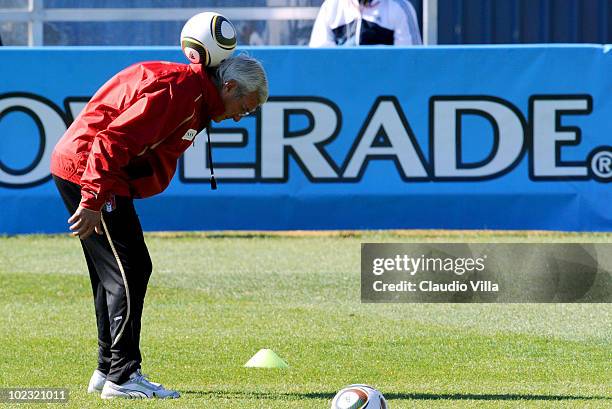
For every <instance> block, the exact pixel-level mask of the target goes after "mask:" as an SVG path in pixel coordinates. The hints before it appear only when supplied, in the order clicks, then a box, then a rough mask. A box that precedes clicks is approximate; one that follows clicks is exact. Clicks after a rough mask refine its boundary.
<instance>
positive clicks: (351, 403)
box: [331, 385, 389, 409]
mask: <svg viewBox="0 0 612 409" xmlns="http://www.w3.org/2000/svg"><path fill="white" fill-rule="evenodd" d="M331 409H389V406H388V405H387V401H386V400H385V397H384V396H383V395H382V393H380V392H379V391H377V390H376V389H374V388H372V387H371V386H368V385H349V386H347V387H346V388H343V389H341V390H340V392H338V393H337V394H336V396H334V399H333V400H332V403H331Z"/></svg>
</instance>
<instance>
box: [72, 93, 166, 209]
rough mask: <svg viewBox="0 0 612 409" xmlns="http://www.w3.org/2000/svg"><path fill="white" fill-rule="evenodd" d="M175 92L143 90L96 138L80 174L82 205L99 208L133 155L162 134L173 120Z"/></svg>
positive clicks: (136, 154)
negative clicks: (172, 109) (173, 94)
mask: <svg viewBox="0 0 612 409" xmlns="http://www.w3.org/2000/svg"><path fill="white" fill-rule="evenodd" d="M171 96H172V92H171V89H170V87H169V86H168V85H167V84H166V86H165V87H163V88H161V89H157V90H151V91H150V92H147V93H142V94H141V95H140V96H139V97H138V99H137V100H136V101H135V102H134V103H132V104H131V105H130V106H129V107H128V108H127V109H125V110H124V111H123V112H122V113H121V114H120V115H119V116H118V117H117V118H115V119H114V120H113V121H112V122H111V123H110V124H109V125H108V126H107V128H106V129H105V130H103V131H100V132H98V134H97V135H96V137H95V138H94V141H93V144H92V147H91V151H90V153H89V157H88V159H87V165H86V167H85V171H84V172H83V176H82V177H81V206H83V207H84V208H86V209H90V210H100V209H101V208H102V205H103V204H104V202H105V201H106V200H108V196H109V193H110V192H112V190H113V186H114V185H115V183H117V181H118V180H120V179H121V177H122V170H121V169H122V168H123V167H124V166H125V165H127V164H128V162H129V161H130V159H132V158H134V157H136V156H138V155H139V154H140V153H142V152H143V151H144V150H146V149H147V147H148V146H149V145H151V144H153V143H155V142H156V141H159V139H160V138H163V132H164V129H167V128H168V123H169V121H171V120H172V115H171V107H172V106H173V105H176V103H174V104H173V103H172V102H171V99H172V98H171Z"/></svg>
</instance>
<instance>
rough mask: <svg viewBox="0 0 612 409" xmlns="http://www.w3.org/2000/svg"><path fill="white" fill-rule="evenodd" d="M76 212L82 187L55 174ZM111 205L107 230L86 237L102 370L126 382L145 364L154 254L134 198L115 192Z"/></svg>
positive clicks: (106, 217)
mask: <svg viewBox="0 0 612 409" xmlns="http://www.w3.org/2000/svg"><path fill="white" fill-rule="evenodd" d="M53 179H54V180H55V184H56V186H57V188H58V190H59V192H60V194H61V195H62V199H63V200H64V203H65V204H66V207H67V208H68V211H69V213H70V214H71V215H72V214H73V213H74V212H75V211H76V209H77V207H78V206H79V203H80V201H81V187H80V186H79V185H76V184H74V183H71V182H68V181H66V180H63V179H60V178H57V177H55V176H54V177H53ZM115 202H116V207H115V209H114V210H112V211H110V212H109V211H108V210H107V209H103V210H102V229H103V234H102V235H99V234H97V233H95V232H94V233H92V234H91V235H90V236H89V237H88V238H87V239H85V240H81V246H82V247H83V253H84V254H85V260H86V261H87V268H88V270H89V277H90V279H91V287H92V289H93V296H94V303H95V308H96V322H97V325H98V347H99V348H98V370H100V371H101V372H102V373H105V374H108V375H107V376H108V377H107V379H108V380H109V381H111V382H114V383H118V384H121V383H123V382H125V381H126V380H127V379H128V377H129V375H130V374H131V373H132V372H134V371H135V370H136V369H139V368H140V362H141V361H142V357H141V355H140V347H139V344H140V318H141V316H142V307H143V303H144V298H145V293H146V290H147V283H148V282H149V277H150V276H151V270H152V266H151V258H150V257H149V251H148V250H147V246H146V245H145V242H144V237H143V234H142V227H141V226H140V221H139V220H138V215H137V214H136V211H135V209H134V203H133V201H132V199H131V198H128V197H119V196H117V197H116V198H115Z"/></svg>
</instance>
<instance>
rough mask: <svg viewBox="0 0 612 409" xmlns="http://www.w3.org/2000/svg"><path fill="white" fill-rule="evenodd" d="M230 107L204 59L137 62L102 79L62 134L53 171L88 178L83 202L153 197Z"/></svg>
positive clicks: (94, 205)
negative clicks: (201, 61)
mask: <svg viewBox="0 0 612 409" xmlns="http://www.w3.org/2000/svg"><path fill="white" fill-rule="evenodd" d="M223 112H224V107H223V103H222V101H221V97H220V96H219V92H218V91H217V89H216V87H215V85H214V84H213V83H212V82H211V80H210V79H209V78H208V75H207V74H206V71H204V70H203V69H202V66H201V65H196V64H192V65H185V64H177V63H170V62H162V61H154V62H145V63H140V64H135V65H132V66H131V67H128V68H126V69H125V70H123V71H121V72H120V73H118V74H117V75H115V76H114V77H113V78H111V79H110V80H109V81H108V82H107V83H106V84H104V85H103V86H102V88H100V89H99V90H98V92H96V94H95V95H94V96H93V98H92V99H91V100H90V101H89V103H88V104H87V106H86V107H85V109H83V112H81V114H80V115H79V116H78V117H77V118H76V120H75V121H74V122H73V124H72V125H71V126H70V128H68V130H67V131H66V133H65V134H64V136H63V137H62V138H61V139H60V140H59V142H58V143H57V145H56V146H55V150H54V151H53V155H52V158H51V173H52V174H54V175H56V176H58V177H60V178H62V179H65V180H68V181H71V182H73V183H76V184H79V185H80V186H81V196H82V199H81V205H82V206H83V207H85V208H87V209H91V210H100V208H101V207H102V205H103V204H104V202H106V200H108V199H109V198H110V196H111V195H113V194H115V195H119V196H131V197H148V196H152V195H155V194H157V193H160V192H162V191H163V190H164V189H165V188H166V187H167V186H168V184H169V183H170V180H171V179H172V176H173V175H174V172H175V170H176V164H177V161H178V158H179V157H180V156H181V154H182V153H183V152H184V151H185V150H186V149H187V148H188V147H189V146H190V145H191V144H192V143H193V138H194V137H195V131H197V132H200V131H201V130H202V129H204V127H205V126H206V125H207V124H208V123H209V122H210V120H211V118H212V117H215V116H218V115H220V114H223Z"/></svg>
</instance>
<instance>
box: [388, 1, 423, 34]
mask: <svg viewBox="0 0 612 409" xmlns="http://www.w3.org/2000/svg"><path fill="white" fill-rule="evenodd" d="M395 5H396V7H397V8H398V10H396V12H394V13H392V15H393V16H394V18H395V24H394V26H395V27H394V31H395V34H394V39H393V44H394V45H421V44H422V43H423V42H422V40H421V32H420V30H419V21H418V19H417V15H416V11H415V10H414V7H413V6H412V4H411V3H410V2H409V1H408V0H399V1H397V2H395Z"/></svg>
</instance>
